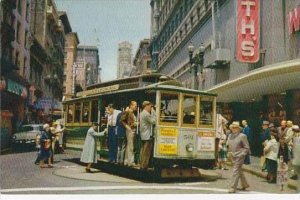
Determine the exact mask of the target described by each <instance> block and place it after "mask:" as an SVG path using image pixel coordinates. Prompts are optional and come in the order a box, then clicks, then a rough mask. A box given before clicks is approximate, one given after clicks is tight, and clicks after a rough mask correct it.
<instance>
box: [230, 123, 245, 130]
mask: <svg viewBox="0 0 300 200" xmlns="http://www.w3.org/2000/svg"><path fill="white" fill-rule="evenodd" d="M229 128H239V129H242V128H241V126H240V122H239V121H234V122H232V124H230V126H229Z"/></svg>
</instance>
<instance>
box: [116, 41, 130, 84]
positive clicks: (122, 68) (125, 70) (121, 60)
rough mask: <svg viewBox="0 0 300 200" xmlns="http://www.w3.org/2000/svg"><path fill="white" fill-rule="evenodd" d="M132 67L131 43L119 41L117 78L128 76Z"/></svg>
mask: <svg viewBox="0 0 300 200" xmlns="http://www.w3.org/2000/svg"><path fill="white" fill-rule="evenodd" d="M131 69H132V44H131V43H129V42H127V41H124V42H121V43H119V48H118V69H117V78H124V77H129V76H130V72H131Z"/></svg>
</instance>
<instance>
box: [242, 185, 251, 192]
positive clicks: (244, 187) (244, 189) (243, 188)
mask: <svg viewBox="0 0 300 200" xmlns="http://www.w3.org/2000/svg"><path fill="white" fill-rule="evenodd" d="M249 187H250V186H249V185H247V186H243V187H242V190H243V191H246V190H247V188H249Z"/></svg>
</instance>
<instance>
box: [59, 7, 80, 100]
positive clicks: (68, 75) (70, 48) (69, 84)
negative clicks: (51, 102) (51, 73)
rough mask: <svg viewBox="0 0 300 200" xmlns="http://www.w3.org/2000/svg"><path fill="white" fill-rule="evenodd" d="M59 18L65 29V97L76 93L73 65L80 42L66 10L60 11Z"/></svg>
mask: <svg viewBox="0 0 300 200" xmlns="http://www.w3.org/2000/svg"><path fill="white" fill-rule="evenodd" d="M59 18H60V19H61V20H62V22H63V23H64V24H67V25H66V26H64V29H65V56H64V86H63V93H64V97H65V99H68V98H71V97H72V96H73V95H74V89H75V85H74V82H75V81H74V73H75V72H74V71H73V66H74V63H75V61H76V58H77V46H78V44H79V39H78V35H77V33H76V32H72V28H71V26H70V23H69V19H68V16H67V14H66V12H59Z"/></svg>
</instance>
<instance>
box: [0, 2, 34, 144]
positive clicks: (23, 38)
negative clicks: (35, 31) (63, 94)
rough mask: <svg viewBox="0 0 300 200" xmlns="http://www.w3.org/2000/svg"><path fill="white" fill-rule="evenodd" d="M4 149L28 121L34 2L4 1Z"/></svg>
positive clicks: (0, 84) (0, 55) (0, 16)
mask: <svg viewBox="0 0 300 200" xmlns="http://www.w3.org/2000/svg"><path fill="white" fill-rule="evenodd" d="M0 4H1V6H0V22H1V26H0V27H1V28H0V29H1V32H0V39H1V48H0V49H1V50H0V59H1V80H0V92H1V94H0V96H1V149H3V148H7V147H8V145H9V138H10V137H11V134H12V133H13V132H15V131H17V129H18V127H19V125H20V123H21V122H23V121H25V113H26V110H27V107H26V98H27V96H28V87H29V83H28V81H27V80H28V78H29V66H30V65H29V62H30V51H29V39H30V29H29V21H30V1H21V0H18V1H17V0H3V1H0Z"/></svg>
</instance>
